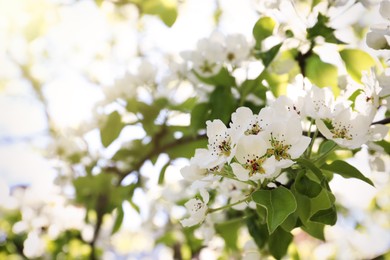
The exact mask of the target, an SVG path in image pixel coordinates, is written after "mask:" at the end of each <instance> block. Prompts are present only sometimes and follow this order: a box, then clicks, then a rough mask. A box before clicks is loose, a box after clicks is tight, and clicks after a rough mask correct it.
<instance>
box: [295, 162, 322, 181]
mask: <svg viewBox="0 0 390 260" xmlns="http://www.w3.org/2000/svg"><path fill="white" fill-rule="evenodd" d="M296 162H297V163H298V164H299V165H301V166H303V167H304V168H306V169H308V170H310V171H312V172H313V173H314V174H315V175H316V177H317V179H318V180H319V181H320V182H322V181H323V180H324V175H323V174H322V172H321V170H320V169H319V168H318V167H317V166H315V165H314V163H312V162H311V161H309V160H307V159H304V158H298V159H296Z"/></svg>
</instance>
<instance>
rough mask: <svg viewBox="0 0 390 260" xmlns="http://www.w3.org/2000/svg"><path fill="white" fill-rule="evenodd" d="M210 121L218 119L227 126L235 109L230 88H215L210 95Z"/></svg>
mask: <svg viewBox="0 0 390 260" xmlns="http://www.w3.org/2000/svg"><path fill="white" fill-rule="evenodd" d="M210 107H211V114H210V119H220V120H221V121H222V122H224V123H225V124H227V123H228V122H229V121H230V116H231V114H232V113H233V112H234V111H235V109H236V100H235V99H234V97H233V93H232V91H231V88H230V87H222V86H217V87H216V88H215V89H214V91H213V92H212V93H211V95H210Z"/></svg>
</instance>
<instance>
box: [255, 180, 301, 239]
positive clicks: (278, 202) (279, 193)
mask: <svg viewBox="0 0 390 260" xmlns="http://www.w3.org/2000/svg"><path fill="white" fill-rule="evenodd" d="M252 199H253V201H254V202H256V203H257V204H259V205H260V206H262V207H264V208H265V209H266V210H267V225H268V231H269V233H270V234H271V233H273V232H274V231H275V229H276V228H277V227H278V226H279V225H280V224H282V223H283V222H284V221H285V220H286V218H287V217H288V216H289V215H290V214H291V213H293V212H294V211H295V210H296V209H297V202H296V200H295V197H294V195H293V194H292V193H291V191H290V190H288V189H286V188H285V187H283V186H280V187H278V188H276V189H273V190H259V191H256V192H255V193H253V195H252Z"/></svg>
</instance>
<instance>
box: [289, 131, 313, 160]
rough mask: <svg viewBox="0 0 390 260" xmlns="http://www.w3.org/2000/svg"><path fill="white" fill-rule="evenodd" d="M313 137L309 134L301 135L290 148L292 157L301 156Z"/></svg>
mask: <svg viewBox="0 0 390 260" xmlns="http://www.w3.org/2000/svg"><path fill="white" fill-rule="evenodd" d="M310 141H311V138H310V137H308V136H301V138H300V140H299V141H298V142H297V143H295V144H294V145H292V146H291V148H290V149H289V154H290V156H291V159H296V158H298V157H299V156H301V155H302V154H303V153H304V152H305V150H306V149H307V147H308V146H309V144H310Z"/></svg>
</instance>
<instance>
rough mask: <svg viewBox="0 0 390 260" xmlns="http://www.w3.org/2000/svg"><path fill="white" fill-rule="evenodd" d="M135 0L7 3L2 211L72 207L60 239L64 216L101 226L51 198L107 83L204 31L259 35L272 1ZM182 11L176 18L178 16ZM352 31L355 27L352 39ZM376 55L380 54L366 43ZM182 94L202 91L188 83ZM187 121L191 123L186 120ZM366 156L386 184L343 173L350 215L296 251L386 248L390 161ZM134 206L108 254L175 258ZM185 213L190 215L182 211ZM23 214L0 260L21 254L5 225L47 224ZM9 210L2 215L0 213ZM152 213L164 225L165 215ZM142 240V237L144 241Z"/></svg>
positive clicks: (363, 20)
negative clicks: (66, 154) (152, 3)
mask: <svg viewBox="0 0 390 260" xmlns="http://www.w3.org/2000/svg"><path fill="white" fill-rule="evenodd" d="M126 2H127V1H114V0H113V1H103V0H100V1H99V0H96V1H92V0H79V1H76V0H73V1H72V0H12V1H9V0H0V209H1V208H6V209H9V208H15V207H21V206H20V205H22V204H23V205H24V204H26V205H27V204H29V205H36V204H39V203H41V202H42V201H44V204H48V203H49V204H50V203H52V204H53V205H54V204H56V205H62V207H61V206H58V208H57V212H56V213H53V214H54V215H52V217H53V218H56V219H57V220H58V223H57V224H56V225H57V226H56V227H53V228H52V230H51V231H50V232H51V236H52V238H56V239H59V238H58V237H57V236H56V235H57V234H58V233H59V231H60V230H64V229H66V228H67V227H63V226H61V225H65V223H64V222H66V223H67V224H68V225H70V226H73V227H76V228H78V229H80V230H82V231H81V233H82V236H83V237H84V238H86V240H88V237H90V236H91V232H92V231H91V227H90V226H88V225H84V224H82V223H79V222H81V221H82V220H83V217H84V215H85V212H84V213H83V212H82V209H80V208H71V207H70V206H69V207H67V206H64V205H66V203H65V202H64V201H63V199H62V198H61V196H58V197H56V196H57V195H53V194H59V193H58V191H57V189H58V186H56V184H63V183H62V179H61V176H63V175H66V174H64V168H63V165H61V160H59V159H58V158H56V152H57V150H56V149H57V148H58V147H59V143H60V144H61V145H62V146H63V147H66V148H65V149H68V150H72V149H76V150H78V149H86V148H85V144H83V143H78V142H77V141H76V142H70V141H69V140H68V139H63V140H62V139H61V138H60V137H59V136H66V137H69V139H71V137H72V135H77V133H80V132H83V131H85V129H93V125H94V124H95V123H96V122H95V121H94V120H96V109H95V108H96V104H100V103H102V102H104V100H105V99H107V91H106V87H107V86H111V85H113V84H114V83H115V82H116V80H117V79H118V78H120V77H122V76H123V75H125V74H126V71H128V70H134V69H136V68H137V67H138V66H139V65H140V64H141V60H140V58H145V57H146V58H147V59H148V60H149V61H150V62H151V63H152V64H153V65H154V66H155V67H159V68H160V70H164V69H165V70H166V69H167V65H166V64H167V61H169V60H174V59H175V57H177V56H178V55H179V53H180V52H182V51H186V50H192V49H194V48H195V47H196V43H197V41H198V40H199V39H201V38H204V37H206V38H207V37H209V36H210V35H211V34H212V33H213V32H215V31H218V32H222V33H224V34H232V33H240V34H243V35H244V36H245V37H246V38H247V39H251V37H252V28H253V25H254V24H255V22H256V21H257V19H258V17H259V9H261V5H262V4H263V3H261V2H262V1H255V0H253V1H252V0H244V1H238V0H215V1H214V0H182V1H174V0H172V1H168V0H166V1H162V2H164V8H165V9H164V10H168V11H169V12H170V13H169V12H168V15H166V14H165V13H164V12H165V11H164V12H162V13H158V12H157V14H147V13H142V12H141V10H140V9H139V8H138V7H137V5H135V4H127V3H126ZM134 2H137V1H134ZM141 2H142V1H141ZM353 2H354V1H353ZM377 13H378V8H377V6H375V5H373V6H372V7H370V8H368V9H367V8H364V7H363V6H362V5H360V6H355V7H353V8H349V9H347V8H346V10H343V11H340V14H338V17H339V18H338V20H337V19H336V20H335V21H334V25H335V26H340V28H341V27H343V28H344V26H343V25H344V24H347V23H349V24H354V23H357V24H359V25H360V26H361V27H364V26H369V25H370V24H372V23H375V22H376V21H377V20H378V19H379V18H378V15H377ZM174 16H177V18H176V20H175V19H173V21H174V23H173V22H172V17H174ZM340 33H343V32H342V31H341V32H340ZM348 35H349V32H348V31H345V37H347V36H348ZM362 44H363V45H364V43H362ZM363 48H365V47H364V46H363ZM367 51H368V52H371V53H372V51H370V50H369V49H368V48H367ZM374 54H375V53H374ZM145 71H146V70H145ZM183 95H186V96H191V95H195V94H194V92H193V90H192V89H190V88H185V89H184V90H183ZM182 120H184V121H183V122H184V123H183V124H184V125H186V124H187V122H188V118H184V119H182ZM128 135H133V136H134V138H142V136H143V132H142V131H141V130H140V129H136V128H134V129H132V130H131V131H130V130H129V132H128ZM56 137H58V138H56ZM85 138H86V140H88V149H89V150H90V151H93V152H95V153H96V154H97V155H99V154H101V153H107V154H112V153H113V151H114V150H111V151H110V149H115V148H111V147H110V149H107V150H108V151H106V150H104V151H103V150H102V147H101V144H99V143H98V142H95V141H94V140H95V139H97V138H98V133H96V131H91V132H89V134H88V135H87V136H86V137H85ZM61 142H62V143H61ZM118 145H119V144H116V146H117V147H118ZM114 146H115V145H114ZM367 156H368V154H367V151H366V150H364V149H363V150H362V151H361V152H359V154H357V155H356V157H355V158H354V159H351V161H350V163H351V164H353V165H355V166H356V167H358V168H359V169H360V170H361V171H362V172H364V174H365V175H366V176H368V177H370V178H372V179H373V181H374V182H375V184H376V187H375V188H374V187H371V186H369V185H367V184H365V183H363V182H359V181H354V180H349V179H348V180H346V179H342V178H337V177H335V179H334V180H333V181H332V189H333V191H334V193H335V194H336V196H337V200H338V201H340V203H341V204H343V205H345V207H346V208H345V212H348V214H345V217H344V218H343V217H341V218H339V221H338V222H337V224H336V225H335V226H333V227H331V228H328V229H327V230H326V238H327V242H326V243H325V242H321V243H319V242H318V241H313V240H312V239H310V238H309V237H305V236H304V235H303V234H301V236H298V240H297V248H298V249H297V250H298V251H300V254H301V255H303V256H304V255H305V254H306V255H309V256H310V255H313V254H315V255H316V257H317V258H318V259H330V258H329V257H330V256H332V255H335V252H336V251H337V252H339V253H338V254H337V255H338V257H337V259H352V258H351V256H356V257H357V258H360V256H364V257H363V258H371V257H374V256H377V255H383V254H386V252H388V250H389V248H390V217H389V216H390V180H389V176H390V175H389V172H388V169H390V164H389V161H388V160H386V159H383V158H373V159H372V161H371V164H370V162H369V160H367ZM160 160H161V162H158V163H157V164H156V165H152V164H150V165H146V166H145V168H144V169H143V171H144V172H145V174H146V175H148V176H149V177H150V178H158V174H153V171H154V170H155V168H157V170H155V171H157V172H158V171H159V170H158V169H161V167H162V166H163V165H164V158H162V159H160ZM186 163H187V161H186V160H183V161H178V162H177V163H176V165H173V166H172V167H170V168H169V171H170V172H171V174H169V176H170V177H169V179H168V180H167V182H168V183H170V182H171V183H172V184H174V183H175V182H177V181H178V180H180V179H181V178H182V177H181V175H180V172H179V170H180V168H181V167H182V166H184V165H185V164H186ZM386 170H387V172H385V173H384V172H383V171H386ZM130 182H131V180H129V183H130ZM21 187H22V188H23V187H30V188H31V189H29V190H28V192H27V191H25V192H20V194H19V195H17V196H15V195H14V196H13V199H11V198H10V194H11V192H10V191H12V192H13V194H16V193H17V192H18V189H20V188H21ZM61 187H62V188H63V189H64V190H63V191H61V194H66V195H67V196H69V197H70V198H72V196H73V194H74V190H73V189H72V187H71V185H62V186H61ZM158 194H159V192H156V193H155V194H154V196H159V195H158ZM15 197H16V198H17V199H18V201H15ZM136 197H137V198H138V199H137V198H135V200H139V201H142V202H141V203H139V204H143V203H145V201H149V203H151V204H153V203H154V198H153V196H152V197H150V196H149V195H148V194H146V193H142V192H139V194H138V195H137V196H136ZM145 207H147V206H145ZM21 208H23V207H21ZM124 209H125V213H126V214H125V216H126V219H128V220H129V221H125V222H124V223H125V224H124V226H125V227H124V229H125V231H123V232H120V233H117V234H115V236H111V237H110V238H107V239H106V242H102V244H104V243H108V244H109V245H106V246H105V247H103V248H106V249H107V250H106V251H105V252H104V254H103V256H104V258H105V259H158V258H159V259H169V257H172V255H173V253H172V251H171V249H170V248H165V247H154V246H153V243H154V242H153V241H154V238H152V236H151V235H150V236H149V235H148V233H147V232H144V233H142V232H139V230H141V229H145V227H142V226H141V224H142V223H143V218H144V217H145V214H146V213H145V214H141V215H139V214H137V212H136V210H134V208H133V207H132V206H131V205H130V206H129V205H127V206H126V207H124ZM141 211H142V209H141ZM177 211H178V212H177V213H176V214H177V217H178V218H180V217H181V216H182V215H183V212H182V210H180V209H177ZM0 212H1V211H0ZM341 212H343V211H342V209H341ZM23 214H25V215H26V214H27V215H28V214H31V216H30V219H31V221H32V222H31V223H22V222H20V221H19V222H15V223H18V225H15V226H10V223H9V222H8V220H7V221H1V220H0V259H8V258H7V256H6V255H5V254H3V253H2V250H3V251H7V250H8V251H12V250H15V251H16V252H17V250H18V249H17V248H15V249H9V248H8V249H4V245H6V239H7V236H6V233H8V232H7V231H9V230H12V232H13V233H15V234H18V233H22V232H23V231H25V230H27V229H28V228H27V227H26V225H38V224H36V223H35V224H34V223H33V222H34V221H35V222H39V221H47V220H45V219H38V218H37V217H34V214H33V213H29V212H24V213H23ZM78 215H80V216H81V217H78ZM146 215H147V214H146ZM4 216H5V215H4V214H2V213H0V218H2V217H4ZM158 217H159V216H157V218H158ZM160 217H161V218H162V219H164V218H165V217H166V216H160ZM72 220H73V222H72ZM154 221H155V222H157V224H158V221H159V220H158V219H157V220H156V219H155V220H154ZM162 223H164V221H162ZM50 232H49V233H50ZM129 234H131V235H129ZM107 236H110V235H109V234H107ZM132 240H133V241H134V240H136V241H137V243H139V244H137V245H136V246H135V245H134V243H132V242H131V241H132ZM27 241H28V242H27V243H25V244H24V248H25V249H24V250H25V252H24V254H25V256H27V257H29V258H36V257H40V256H41V255H42V254H43V251H45V250H47V249H45V248H44V247H43V246H41V244H40V242H39V239H38V238H37V235H36V234H34V233H33V232H30V233H29V234H28V237H27ZM102 241H103V239H102ZM75 243H76V242H75ZM131 245H132V246H131ZM2 246H3V247H2ZM68 246H69V247H70V248H71V247H72V246H74V247H75V248H77V250H75V252H76V251H77V252H78V253H74V255H72V254H71V258H72V257H74V258H77V257H82V255H83V253H82V252H83V247H82V246H80V245H72V244H69V245H68ZM85 250H86V251H88V249H85ZM70 251H71V250H70ZM145 252H147V253H145ZM77 254H81V255H77ZM15 257H16V256H15ZM147 257H149V258H147ZM207 257H210V258H207ZM213 257H214V255H213V253H212V252H209V251H207V252H206V251H205V252H203V259H213ZM387 257H390V256H389V254H387ZM307 259H310V258H307Z"/></svg>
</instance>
